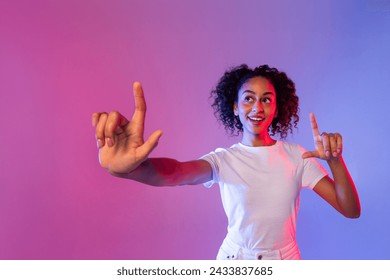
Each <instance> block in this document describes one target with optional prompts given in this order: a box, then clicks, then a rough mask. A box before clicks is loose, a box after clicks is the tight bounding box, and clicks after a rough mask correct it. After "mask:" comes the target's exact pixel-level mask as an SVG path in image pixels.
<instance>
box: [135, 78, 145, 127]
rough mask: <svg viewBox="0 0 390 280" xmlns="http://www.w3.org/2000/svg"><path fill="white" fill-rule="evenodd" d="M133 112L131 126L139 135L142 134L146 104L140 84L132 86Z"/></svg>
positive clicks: (136, 83)
mask: <svg viewBox="0 0 390 280" xmlns="http://www.w3.org/2000/svg"><path fill="white" fill-rule="evenodd" d="M133 92H134V102H135V111H134V114H133V118H132V125H134V126H133V127H134V128H135V129H136V131H137V132H139V133H140V134H141V135H142V134H143V132H144V122H145V113H146V102H145V97H144V92H143V89H142V85H141V83H140V82H134V84H133Z"/></svg>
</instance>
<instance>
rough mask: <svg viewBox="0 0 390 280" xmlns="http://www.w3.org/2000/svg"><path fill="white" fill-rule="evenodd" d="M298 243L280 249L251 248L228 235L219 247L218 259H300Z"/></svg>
mask: <svg viewBox="0 0 390 280" xmlns="http://www.w3.org/2000/svg"><path fill="white" fill-rule="evenodd" d="M300 259H301V255H300V253H299V249H298V245H297V243H296V242H292V243H290V244H288V245H287V246H285V247H283V248H280V249H278V250H261V249H256V250H249V249H245V248H241V247H240V246H238V245H237V244H235V243H234V242H233V241H231V240H230V239H229V238H228V237H226V238H225V240H224V241H223V243H222V246H221V248H220V249H219V252H218V255H217V260H300Z"/></svg>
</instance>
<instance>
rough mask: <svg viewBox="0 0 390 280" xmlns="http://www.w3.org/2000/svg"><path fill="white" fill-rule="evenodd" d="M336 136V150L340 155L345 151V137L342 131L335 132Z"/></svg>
mask: <svg viewBox="0 0 390 280" xmlns="http://www.w3.org/2000/svg"><path fill="white" fill-rule="evenodd" d="M335 138H336V151H337V153H338V154H339V155H341V153H342V151H343V137H342V136H341V134H340V133H335Z"/></svg>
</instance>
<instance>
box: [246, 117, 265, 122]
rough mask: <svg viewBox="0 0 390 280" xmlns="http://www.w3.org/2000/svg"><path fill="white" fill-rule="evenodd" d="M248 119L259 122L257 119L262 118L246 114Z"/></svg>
mask: <svg viewBox="0 0 390 280" xmlns="http://www.w3.org/2000/svg"><path fill="white" fill-rule="evenodd" d="M248 119H250V120H251V121H255V122H259V121H262V120H264V118H259V117H250V116H248Z"/></svg>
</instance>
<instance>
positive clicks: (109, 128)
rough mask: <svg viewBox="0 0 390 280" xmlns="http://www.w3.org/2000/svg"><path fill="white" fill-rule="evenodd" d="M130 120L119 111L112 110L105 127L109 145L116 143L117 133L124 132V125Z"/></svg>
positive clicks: (106, 139)
mask: <svg viewBox="0 0 390 280" xmlns="http://www.w3.org/2000/svg"><path fill="white" fill-rule="evenodd" d="M128 123H129V121H128V120H127V119H126V118H125V117H124V116H122V115H121V114H120V113H119V112H115V111H114V112H111V113H110V114H109V115H108V119H107V122H106V126H105V128H104V134H105V141H106V143H107V145H108V146H109V147H112V146H113V145H114V144H115V135H116V134H120V133H122V132H123V129H122V127H124V126H126V125H127V124H128Z"/></svg>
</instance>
